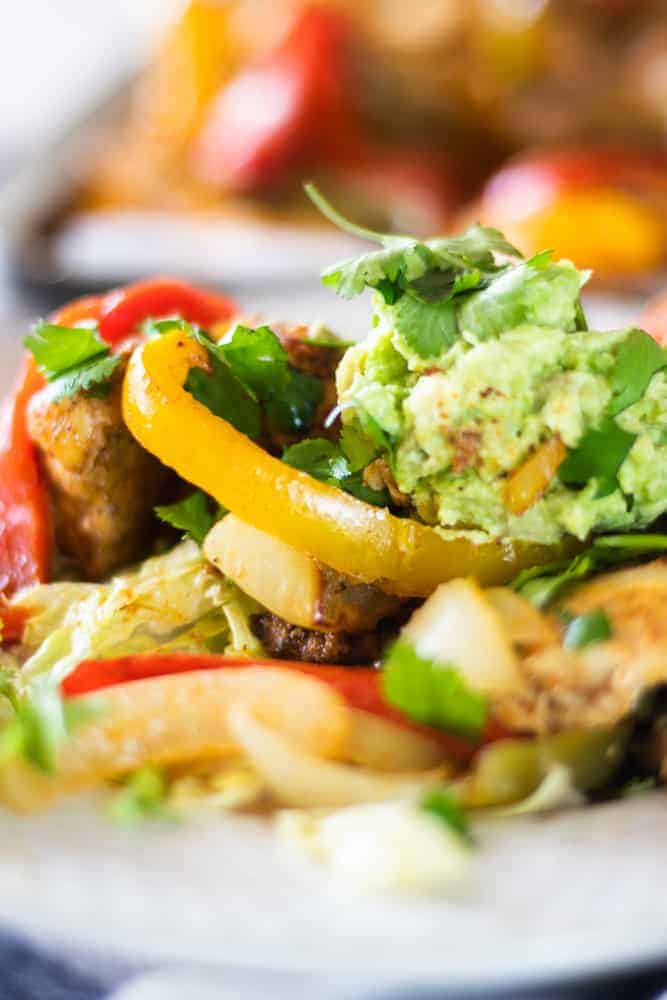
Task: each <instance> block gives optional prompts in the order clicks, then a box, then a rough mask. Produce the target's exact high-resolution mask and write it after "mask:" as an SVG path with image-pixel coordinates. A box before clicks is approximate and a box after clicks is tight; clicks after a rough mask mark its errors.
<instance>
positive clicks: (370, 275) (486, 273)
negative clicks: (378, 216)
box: [305, 184, 521, 305]
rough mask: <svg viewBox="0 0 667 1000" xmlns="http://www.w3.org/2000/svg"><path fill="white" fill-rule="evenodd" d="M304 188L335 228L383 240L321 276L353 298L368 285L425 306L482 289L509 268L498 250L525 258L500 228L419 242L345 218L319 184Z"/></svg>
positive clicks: (393, 298) (394, 298)
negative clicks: (499, 258)
mask: <svg viewBox="0 0 667 1000" xmlns="http://www.w3.org/2000/svg"><path fill="white" fill-rule="evenodd" d="M305 191H306V194H307V195H308V197H309V198H310V200H311V201H312V202H313V204H314V205H315V206H316V207H317V208H318V209H319V210H320V212H322V214H323V215H324V216H325V217H326V218H327V219H329V221H330V222H332V223H333V224H334V225H335V226H337V227H338V228H339V229H342V230H343V231H344V232H346V233H350V234H351V235H352V236H358V237H359V238H360V239H363V240H367V241H369V242H371V243H379V244H380V246H381V247H382V250H376V251H372V252H370V253H365V254H362V255H361V256H359V257H353V258H351V259H350V260H346V261H343V262H342V263H340V264H337V265H335V266H334V267H332V268H329V269H328V270H327V271H325V272H324V274H323V275H322V281H323V283H324V284H325V285H329V286H330V287H332V288H333V289H334V290H335V291H336V292H337V293H338V294H339V295H341V296H342V297H343V298H346V299H351V298H353V297H354V296H355V295H359V294H361V292H363V291H364V289H365V288H374V289H377V290H378V291H379V292H380V293H381V294H382V295H383V297H384V299H385V302H387V303H388V304H390V305H391V304H394V303H395V302H397V301H398V299H400V298H401V296H402V295H404V294H405V293H408V294H410V295H411V296H412V297H413V298H415V299H416V300H418V301H421V302H422V303H424V304H427V305H428V304H432V303H436V302H439V303H442V302H446V301H449V300H450V299H452V298H454V297H455V296H456V295H461V294H463V293H465V292H469V291H472V290H473V289H475V288H480V287H481V286H482V285H483V284H484V283H485V282H487V281H488V280H489V279H490V278H492V277H493V276H494V275H496V274H498V273H499V272H500V271H502V270H503V269H504V268H503V266H502V265H498V264H496V261H495V256H494V255H495V254H503V255H504V256H507V257H515V258H518V257H521V254H520V252H519V251H518V250H517V249H516V247H513V246H512V245H511V243H508V242H507V240H506V239H505V237H504V236H503V235H502V233H500V232H499V231H498V230H497V229H491V228H489V227H486V226H480V225H474V226H470V228H469V229H467V230H466V232H465V233H464V234H463V235H462V236H455V237H449V238H444V237H439V238H436V239H432V240H425V241H422V240H418V239H416V238H415V237H413V236H406V235H401V234H390V233H378V232H375V231H374V230H372V229H367V228H366V227H364V226H359V225H357V224H356V223H354V222H351V221H350V220H349V219H346V218H345V216H343V215H342V214H341V213H340V212H339V211H337V209H335V208H334V207H333V205H332V204H331V203H330V202H329V201H328V200H327V199H326V198H325V197H324V195H323V194H322V193H321V192H320V191H319V190H318V188H317V187H316V186H315V185H314V184H306V185H305Z"/></svg>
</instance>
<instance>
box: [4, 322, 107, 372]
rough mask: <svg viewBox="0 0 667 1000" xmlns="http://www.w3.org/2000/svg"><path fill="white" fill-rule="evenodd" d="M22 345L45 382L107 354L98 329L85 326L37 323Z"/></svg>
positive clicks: (105, 345)
mask: <svg viewBox="0 0 667 1000" xmlns="http://www.w3.org/2000/svg"><path fill="white" fill-rule="evenodd" d="M23 343H24V346H25V347H27V349H28V350H29V351H30V352H31V354H32V356H33V357H34V359H35V361H36V362H37V364H38V365H39V369H40V371H41V372H42V373H43V374H44V375H45V376H46V377H47V378H48V379H53V378H56V377H57V376H59V375H62V374H63V372H66V371H69V370H70V369H72V368H78V367H79V366H80V365H83V364H86V362H88V361H92V360H93V359H94V358H97V357H99V356H100V355H105V354H108V353H109V347H108V345H107V344H105V342H104V341H103V340H102V338H101V337H100V335H99V333H98V332H97V330H94V329H91V328H90V327H86V326H75V327H69V326H57V325H55V324H54V323H45V322H40V323H36V324H35V326H34V327H33V329H32V331H31V332H30V333H29V334H28V336H27V337H26V338H25V340H24V341H23Z"/></svg>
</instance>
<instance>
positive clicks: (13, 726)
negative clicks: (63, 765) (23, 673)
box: [0, 672, 100, 774]
mask: <svg viewBox="0 0 667 1000" xmlns="http://www.w3.org/2000/svg"><path fill="white" fill-rule="evenodd" d="M0 694H2V695H4V697H5V698H7V700H8V701H9V702H10V704H11V706H12V708H13V710H14V716H13V718H12V719H10V720H9V721H8V722H7V723H6V725H5V726H4V728H3V729H2V731H1V732H0V763H4V762H6V761H7V760H11V759H13V758H16V757H22V758H23V759H24V760H26V761H27V762H28V763H30V764H32V765H33V766H34V767H36V768H38V769H39V770H40V771H43V772H44V773H45V774H53V773H54V772H55V768H56V760H57V754H58V749H59V747H60V746H61V744H62V743H64V742H65V741H66V739H67V737H68V736H69V734H70V733H71V732H72V731H73V730H74V729H75V728H76V727H77V726H79V725H81V724H83V723H84V722H86V721H88V720H89V719H91V718H93V717H95V716H96V715H98V714H99V711H100V708H99V705H97V704H96V703H95V702H94V701H92V700H83V699H82V700H80V699H77V700H76V701H73V702H68V701H63V699H62V697H61V694H60V690H59V688H58V687H57V685H53V684H51V683H47V682H41V683H38V684H36V685H35V686H34V688H33V689H32V690H31V691H30V692H29V693H27V694H24V693H21V692H20V691H18V689H17V688H16V686H15V684H14V681H13V679H12V678H11V677H9V676H8V675H7V674H6V672H2V674H0Z"/></svg>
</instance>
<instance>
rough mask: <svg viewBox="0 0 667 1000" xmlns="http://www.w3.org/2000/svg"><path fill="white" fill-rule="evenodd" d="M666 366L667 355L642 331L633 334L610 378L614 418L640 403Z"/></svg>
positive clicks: (618, 358) (628, 339)
mask: <svg viewBox="0 0 667 1000" xmlns="http://www.w3.org/2000/svg"><path fill="white" fill-rule="evenodd" d="M666 365H667V353H665V350H664V349H663V348H662V347H660V345H659V344H657V343H656V341H655V340H654V339H653V337H649V335H648V333H645V332H644V331H643V330H632V331H631V333H630V334H629V335H628V337H627V338H626V340H624V341H623V343H622V344H621V346H620V347H619V350H618V355H617V357H616V363H615V365H614V368H613V371H612V375H611V388H612V394H613V395H612V400H611V403H610V404H609V413H610V415H611V416H616V414H618V413H621V412H622V411H623V410H626V409H627V408H628V406H632V404H633V403H636V402H637V400H639V399H641V398H642V396H643V395H644V393H645V392H646V390H647V388H648V384H649V382H650V381H651V379H652V378H653V376H654V375H655V374H656V372H659V371H660V370H661V369H662V368H664V367H665V366H666Z"/></svg>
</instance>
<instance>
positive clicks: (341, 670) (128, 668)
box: [62, 653, 506, 763]
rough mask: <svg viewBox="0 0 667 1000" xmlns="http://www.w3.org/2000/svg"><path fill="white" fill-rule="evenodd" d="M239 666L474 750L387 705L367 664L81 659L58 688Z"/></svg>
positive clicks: (98, 686)
mask: <svg viewBox="0 0 667 1000" xmlns="http://www.w3.org/2000/svg"><path fill="white" fill-rule="evenodd" d="M243 667H270V668H271V669H274V670H275V669H278V670H296V671H298V672H300V673H304V674H308V676H310V677H314V678H316V679H317V680H320V681H322V682H323V683H324V684H328V685H329V686H330V687H332V688H333V689H334V690H335V691H337V692H338V694H339V695H340V696H341V697H342V698H343V699H344V701H345V702H346V703H347V704H348V705H349V706H350V707H351V708H357V709H361V710H362V711H364V712H368V713H370V714H371V715H377V716H380V717H381V718H384V719H388V720H389V721H391V722H394V723H396V724H397V725H399V726H402V727H404V728H407V729H411V730H413V731H416V732H420V733H423V734H424V735H425V736H428V737H430V738H431V739H435V740H437V741H438V742H440V743H442V745H443V747H445V748H446V751H447V753H448V754H449V755H450V756H452V757H453V758H454V759H455V760H458V761H460V762H461V763H466V762H467V761H469V760H470V759H471V757H472V756H473V755H474V753H475V751H476V749H477V747H476V746H473V745H471V744H470V743H467V742H466V741H464V740H461V739H459V738H458V737H456V736H452V735H451V734H449V733H444V732H442V731H441V730H439V729H433V728H431V727H430V726H422V725H419V724H417V723H413V722H411V721H410V720H409V719H408V718H407V717H406V716H405V715H403V713H402V712H400V711H398V709H396V708H393V706H391V705H389V704H388V703H387V701H386V700H385V698H384V695H383V693H382V687H381V684H380V672H379V671H378V670H374V669H373V668H371V667H335V666H326V665H324V666H322V665H320V664H315V663H301V662H299V661H297V660H294V661H292V660H289V661H288V660H256V659H247V658H241V657H229V656H213V655H193V654H185V653H166V654H165V653H145V654H141V655H137V656H124V657H119V658H118V659H114V660H84V661H83V663H80V664H79V665H78V666H77V667H75V669H74V670H73V671H72V673H71V674H69V676H68V677H66V678H65V680H64V681H63V682H62V692H63V695H64V696H65V697H67V698H72V697H75V696H77V695H84V694H91V693H92V692H95V691H101V690H102V689H103V688H107V687H114V686H115V685H117V684H128V683H131V682H133V681H139V680H146V679H148V678H151V677H163V676H166V675H168V674H181V673H188V672H189V671H192V670H221V669H225V668H235V669H239V668H243ZM504 735H506V733H505V731H503V730H501V729H500V728H499V727H498V726H497V725H496V724H495V723H493V722H490V723H489V725H488V727H487V730H486V732H485V734H484V736H483V739H482V742H484V743H487V742H490V741H491V740H495V739H500V738H501V737H502V736H504Z"/></svg>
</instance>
